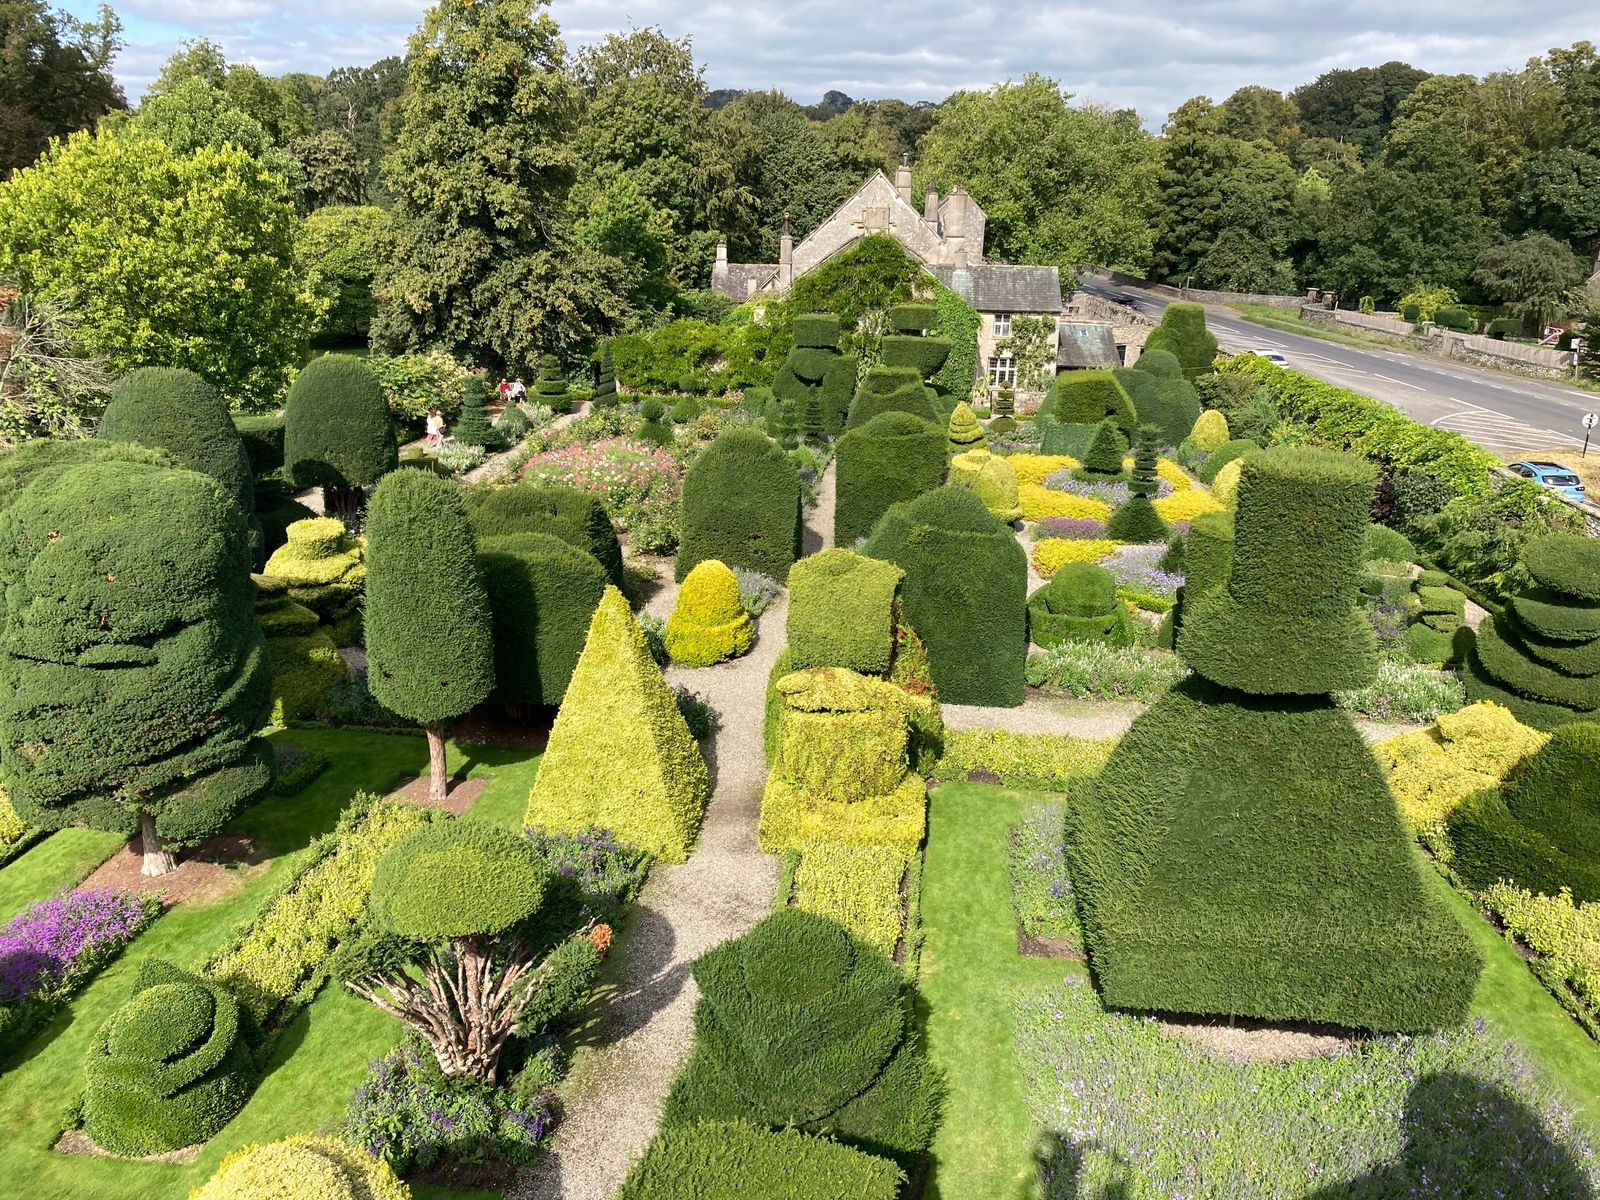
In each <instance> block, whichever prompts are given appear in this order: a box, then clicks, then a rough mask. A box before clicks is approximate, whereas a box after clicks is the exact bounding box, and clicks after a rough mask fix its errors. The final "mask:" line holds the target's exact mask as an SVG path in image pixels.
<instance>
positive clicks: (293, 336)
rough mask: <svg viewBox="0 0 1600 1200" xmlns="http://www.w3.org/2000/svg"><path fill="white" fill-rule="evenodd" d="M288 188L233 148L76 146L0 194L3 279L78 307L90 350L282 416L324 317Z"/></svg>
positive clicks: (140, 143) (111, 138)
mask: <svg viewBox="0 0 1600 1200" xmlns="http://www.w3.org/2000/svg"><path fill="white" fill-rule="evenodd" d="M299 229H300V221H299V218H298V217H296V215H295V212H294V206H293V205H292V203H291V202H290V199H289V196H288V193H287V189H286V187H285V184H284V182H283V180H282V179H281V178H280V177H279V176H277V175H275V174H274V173H272V172H270V171H265V170H263V169H262V168H261V166H260V164H259V163H258V162H257V161H256V160H255V159H254V158H252V157H251V156H250V155H249V154H248V153H247V152H246V151H245V150H243V149H241V148H240V147H239V146H237V145H226V146H221V147H209V146H207V147H202V148H200V149H198V150H196V151H195V152H193V153H192V154H183V153H179V152H178V151H176V150H174V149H172V148H171V147H169V146H168V145H167V144H166V143H165V142H161V141H157V140H154V139H149V138H143V137H133V136H128V135H127V134H126V133H121V132H116V131H113V130H110V129H102V130H101V131H100V132H98V133H96V134H94V135H90V134H87V133H75V134H73V135H72V136H71V137H70V138H68V139H66V140H65V141H61V142H57V143H56V144H55V145H53V146H52V147H51V148H50V149H49V151H47V152H46V154H45V155H44V157H43V158H41V159H40V160H39V162H38V163H37V164H35V165H34V166H32V167H30V168H28V169H26V170H21V171H18V172H17V173H16V174H15V175H13V176H12V177H11V178H10V180H8V181H7V182H6V183H4V184H3V185H0V274H3V275H6V276H7V277H9V278H11V279H12V280H14V281H15V282H16V283H17V284H18V285H19V286H20V288H21V290H22V291H23V292H24V293H25V294H27V295H31V296H36V297H38V298H40V299H43V300H48V299H51V298H54V297H65V296H68V295H70V296H71V297H73V301H72V303H73V307H74V310H75V312H76V314H77V316H78V322H79V323H78V333H79V338H80V342H81V348H82V350H83V351H85V352H87V353H90V354H101V355H104V356H105V357H106V358H107V359H108V360H109V363H110V365H111V367H112V369H113V370H115V371H117V372H119V373H121V372H126V371H129V370H132V369H133V368H135V367H141V366H167V367H185V368H187V369H189V370H191V371H194V372H195V373H196V374H198V375H200V376H201V377H202V378H203V379H205V380H206V381H207V382H208V383H210V384H212V385H213V386H214V387H216V388H217V390H218V391H219V392H221V393H222V394H223V395H224V396H226V397H228V398H229V400H230V402H231V403H233V404H236V405H240V406H242V407H246V408H251V407H256V408H260V407H266V406H267V405H269V404H271V403H273V402H274V401H275V400H276V397H277V395H278V393H279V391H280V389H281V388H282V387H283V385H284V383H285V382H286V381H287V380H288V378H289V375H290V373H291V371H292V370H293V368H294V367H295V366H296V365H298V364H299V362H300V361H301V360H302V357H303V355H304V352H305V347H306V343H307V339H308V337H309V335H310V333H311V331H312V329H313V328H315V326H316V324H317V322H318V321H319V319H320V317H321V305H320V304H319V303H318V302H317V301H316V300H315V299H314V298H313V297H312V296H311V294H310V293H309V291H308V290H307V287H306V281H305V277H304V274H303V272H302V270H301V266H300V263H299V261H298V257H297V256H298V253H299V251H298V248H297V239H298V237H299Z"/></svg>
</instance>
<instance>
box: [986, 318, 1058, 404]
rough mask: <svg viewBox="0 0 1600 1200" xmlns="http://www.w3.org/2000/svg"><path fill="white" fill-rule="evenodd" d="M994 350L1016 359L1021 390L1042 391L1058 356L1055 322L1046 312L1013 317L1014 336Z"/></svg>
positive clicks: (996, 346) (1018, 385)
mask: <svg viewBox="0 0 1600 1200" xmlns="http://www.w3.org/2000/svg"><path fill="white" fill-rule="evenodd" d="M994 349H995V353H996V354H1009V355H1012V356H1013V357H1014V358H1015V359H1016V360H1017V387H1018V389H1019V390H1021V391H1024V392H1042V391H1043V390H1044V388H1045V384H1046V383H1047V382H1049V377H1048V375H1047V374H1046V369H1047V368H1048V367H1049V365H1050V363H1051V361H1052V360H1053V359H1054V358H1055V355H1056V319H1055V318H1054V317H1051V316H1046V315H1045V314H1043V313H1035V314H1018V315H1017V316H1014V317H1012V318H1011V336H1010V337H1003V338H1001V339H1000V340H999V341H997V342H995V344H994Z"/></svg>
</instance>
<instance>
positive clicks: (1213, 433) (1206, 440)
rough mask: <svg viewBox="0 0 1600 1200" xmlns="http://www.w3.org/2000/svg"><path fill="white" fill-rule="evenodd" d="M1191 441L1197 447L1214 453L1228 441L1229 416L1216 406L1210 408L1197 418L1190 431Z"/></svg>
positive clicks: (1208, 452)
mask: <svg viewBox="0 0 1600 1200" xmlns="http://www.w3.org/2000/svg"><path fill="white" fill-rule="evenodd" d="M1189 441H1190V442H1192V443H1193V444H1194V447H1195V449H1197V450H1203V451H1205V452H1206V453H1207V454H1210V453H1212V452H1213V451H1214V450H1216V449H1217V448H1218V447H1219V446H1222V445H1223V444H1225V443H1226V442H1227V441H1228V418H1227V417H1225V416H1223V415H1222V413H1220V412H1218V411H1217V410H1216V409H1214V408H1208V409H1207V410H1206V411H1205V412H1203V413H1201V414H1200V415H1199V416H1198V417H1196V418H1195V422H1194V428H1193V429H1191V430H1190V431H1189Z"/></svg>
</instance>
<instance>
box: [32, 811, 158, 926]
mask: <svg viewBox="0 0 1600 1200" xmlns="http://www.w3.org/2000/svg"><path fill="white" fill-rule="evenodd" d="M127 840H128V839H127V838H126V837H125V836H123V835H122V834H120V833H102V832H101V831H100V830H98V829H62V830H59V831H58V832H56V833H52V834H50V835H49V836H48V837H46V838H45V839H44V840H43V841H40V842H36V843H34V844H33V845H32V846H30V847H29V848H28V849H27V850H25V851H24V852H23V853H21V854H19V855H17V857H16V858H14V859H12V860H11V861H10V862H9V863H7V864H6V865H5V866H4V867H0V921H9V920H10V919H11V918H12V917H14V916H16V915H17V914H18V913H19V912H21V911H22V910H23V909H25V908H27V907H28V905H30V904H32V903H33V902H34V901H35V900H43V899H44V898H45V897H46V896H49V895H51V894H53V893H55V892H59V891H60V890H61V889H62V888H69V887H72V886H73V885H74V884H75V883H78V882H79V881H80V880H82V879H83V878H84V876H86V875H88V874H89V872H91V871H93V870H94V869H95V868H96V867H98V866H99V865H100V864H101V863H103V862H105V860H106V859H108V858H110V857H111V856H112V854H114V853H116V851H117V850H118V849H119V848H120V847H121V846H122V844H123V843H124V842H126V841H127Z"/></svg>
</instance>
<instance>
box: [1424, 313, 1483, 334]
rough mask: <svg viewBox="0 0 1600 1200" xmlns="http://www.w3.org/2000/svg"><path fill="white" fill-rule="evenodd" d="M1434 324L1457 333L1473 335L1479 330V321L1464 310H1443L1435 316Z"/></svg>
mask: <svg viewBox="0 0 1600 1200" xmlns="http://www.w3.org/2000/svg"><path fill="white" fill-rule="evenodd" d="M1433 323H1434V324H1435V325H1438V326H1439V327H1440V328H1442V329H1450V330H1454V331H1455V332H1456V333H1472V332H1474V331H1476V330H1477V328H1478V322H1477V319H1476V318H1475V317H1473V315H1472V314H1471V313H1469V312H1468V311H1467V310H1466V309H1464V308H1441V309H1440V310H1439V311H1438V312H1436V313H1434V314H1433Z"/></svg>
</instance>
